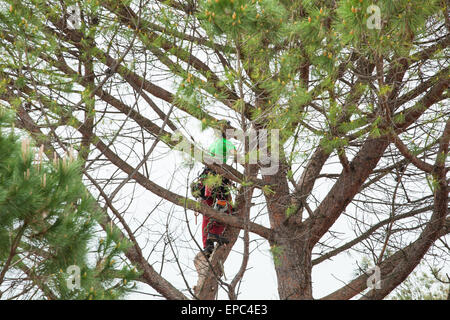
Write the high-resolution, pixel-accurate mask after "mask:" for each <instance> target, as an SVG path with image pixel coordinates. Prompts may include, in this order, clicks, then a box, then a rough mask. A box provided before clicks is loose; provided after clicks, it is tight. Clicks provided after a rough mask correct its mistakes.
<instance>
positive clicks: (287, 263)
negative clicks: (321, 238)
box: [272, 227, 312, 300]
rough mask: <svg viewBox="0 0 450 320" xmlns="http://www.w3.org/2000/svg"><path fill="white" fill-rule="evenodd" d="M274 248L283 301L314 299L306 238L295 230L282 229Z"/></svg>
mask: <svg viewBox="0 0 450 320" xmlns="http://www.w3.org/2000/svg"><path fill="white" fill-rule="evenodd" d="M282 229H285V230H281V232H279V233H278V236H277V239H276V240H277V241H276V244H273V246H272V254H273V257H274V264H275V270H276V274H277V279H278V294H279V296H280V299H282V300H285V299H286V300H305V299H312V281H311V273H312V262H311V251H310V250H309V249H308V241H307V239H306V237H305V236H304V235H302V234H300V232H299V231H295V230H293V228H292V227H291V228H288V227H287V228H282Z"/></svg>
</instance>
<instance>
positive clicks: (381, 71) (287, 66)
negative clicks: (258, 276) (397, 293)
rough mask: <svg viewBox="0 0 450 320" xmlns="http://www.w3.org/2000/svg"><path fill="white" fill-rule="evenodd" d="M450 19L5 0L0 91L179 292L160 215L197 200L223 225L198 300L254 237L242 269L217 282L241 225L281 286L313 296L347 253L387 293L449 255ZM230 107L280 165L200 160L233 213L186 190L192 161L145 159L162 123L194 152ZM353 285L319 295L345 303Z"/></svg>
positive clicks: (348, 9)
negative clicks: (325, 272)
mask: <svg viewBox="0 0 450 320" xmlns="http://www.w3.org/2000/svg"><path fill="white" fill-rule="evenodd" d="M70 8H72V9H73V8H76V9H77V10H78V13H77V12H76V11H77V10H75V12H74V11H71V10H69V9H70ZM449 16H450V15H449V7H448V1H446V0H430V1H422V0H396V1H392V0H296V1H287V0H179V1H178V0H177V1H171V0H169V1H163V0H149V1H137V0H126V1H117V0H103V1H99V0H89V1H88V0H85V1H82V0H80V1H75V0H70V1H56V0H47V1H43V0H4V1H1V2H0V99H1V100H2V101H4V103H5V104H6V106H7V108H9V109H11V110H14V111H16V119H17V122H16V123H17V126H20V128H21V129H24V130H26V131H27V132H28V133H29V135H30V137H31V138H32V139H33V140H35V141H39V142H38V143H37V145H40V144H41V143H44V144H45V146H46V147H45V149H46V151H47V152H49V153H52V152H53V151H54V150H56V151H60V150H61V148H62V147H61V146H68V145H73V146H74V149H75V150H76V152H77V154H78V156H79V161H81V163H80V166H81V167H82V168H83V173H84V177H85V178H87V179H89V183H85V185H86V189H87V190H88V191H89V192H90V193H91V194H92V195H95V199H96V202H97V204H98V206H101V207H102V208H104V210H103V211H102V212H101V215H102V217H103V218H104V220H105V221H107V222H106V223H105V222H100V223H99V225H100V226H101V228H102V230H103V231H102V232H105V231H106V232H109V226H111V229H114V230H115V231H114V232H115V233H114V235H115V238H114V239H113V240H111V241H113V242H114V245H113V243H112V242H111V243H109V242H105V243H107V244H108V246H107V247H106V248H110V246H113V247H115V246H116V245H119V247H122V244H119V243H121V242H120V241H122V239H124V238H125V239H128V240H130V241H131V242H132V244H133V245H132V246H129V245H127V246H126V247H127V248H128V249H127V250H126V251H124V254H125V256H126V258H125V261H126V263H129V264H137V265H138V267H139V268H140V270H142V272H143V276H142V277H141V278H140V280H142V282H145V283H146V284H147V285H148V288H149V289H151V290H155V291H157V293H158V294H161V295H162V296H164V297H165V298H167V299H185V298H187V297H188V296H187V295H185V293H184V292H183V291H182V290H183V288H184V287H182V286H175V285H174V284H172V283H171V282H169V280H168V279H169V276H168V275H167V274H166V273H165V271H166V270H167V269H166V267H167V266H173V265H176V268H177V270H179V271H180V273H179V274H177V275H176V277H180V278H178V280H180V279H182V283H184V284H186V286H187V287H188V291H189V293H190V294H192V290H189V289H190V287H189V285H190V281H189V280H190V279H189V277H188V275H189V272H190V271H189V270H190V269H189V264H188V262H186V261H181V257H185V256H188V255H192V253H193V251H194V250H198V247H197V246H195V245H192V246H191V247H188V248H186V243H188V242H187V241H184V240H185V239H183V237H182V236H186V237H189V238H188V239H190V240H192V243H194V242H195V241H194V240H195V236H194V235H193V234H189V235H186V234H183V235H181V234H180V233H181V231H180V229H183V228H182V227H185V226H189V222H188V219H187V218H186V219H185V220H186V225H184V224H182V222H180V221H181V220H180V219H179V217H178V216H177V218H176V219H172V218H173V216H172V214H173V215H176V214H181V215H184V214H186V216H188V214H189V211H195V212H200V213H201V214H203V215H206V216H209V217H213V218H214V219H216V220H217V221H220V222H222V223H224V224H227V225H228V226H230V227H231V228H227V231H226V233H227V234H226V236H227V237H228V238H229V239H230V245H229V246H227V247H221V248H220V250H218V251H217V255H215V258H214V261H212V266H213V269H214V270H209V271H208V275H207V279H206V281H205V283H206V285H205V288H207V289H205V290H202V292H200V294H198V295H197V296H195V298H199V299H213V298H214V297H215V296H216V294H217V292H218V290H219V287H221V288H225V289H226V290H228V294H229V297H236V295H237V292H235V289H236V288H237V286H236V283H237V282H238V280H239V279H242V277H243V275H244V273H245V272H244V271H245V270H248V268H247V266H246V263H247V262H248V261H249V259H250V257H249V254H248V253H249V252H254V251H252V250H251V249H252V248H251V246H252V245H253V243H254V242H253V239H252V241H251V242H248V241H247V242H246V245H247V250H246V252H247V254H244V257H243V259H242V268H241V271H242V272H239V273H238V274H237V275H236V278H235V279H236V281H234V280H232V283H229V284H228V286H227V285H225V284H224V280H222V279H220V281H218V279H217V275H220V274H221V266H223V265H224V262H225V261H226V260H227V259H228V258H229V256H232V254H233V252H232V250H231V249H232V248H233V246H234V244H235V243H236V242H239V241H240V240H239V239H240V238H239V232H240V231H242V230H243V231H244V232H247V233H249V234H251V235H252V237H255V239H257V241H259V240H260V241H261V242H262V243H264V244H266V245H267V247H270V248H271V250H270V252H271V253H272V256H273V262H274V263H273V270H274V272H275V273H276V277H277V281H278V294H279V297H280V298H281V299H311V298H313V297H314V294H313V280H312V274H313V268H314V267H316V266H317V265H319V264H321V263H323V262H325V261H327V262H329V261H330V259H331V258H333V257H335V256H336V255H339V254H341V253H343V252H345V253H356V254H358V255H360V254H364V255H365V256H366V257H371V259H372V260H373V261H372V260H371V262H372V263H373V264H374V265H377V266H379V267H380V270H381V274H382V276H383V279H384V280H383V281H382V288H381V289H379V290H371V291H369V292H368V293H367V294H366V295H365V296H364V298H372V299H382V298H384V297H386V296H387V295H388V294H389V293H390V292H391V291H392V290H394V289H395V288H396V287H397V286H398V285H400V284H401V283H402V282H403V281H404V280H405V279H406V278H407V276H408V274H410V273H411V272H412V271H413V270H414V268H415V267H416V266H417V264H418V263H419V262H420V261H421V260H423V259H426V258H427V255H430V252H432V251H433V249H436V248H438V249H440V250H442V251H448V250H446V248H448V244H447V243H445V241H446V240H447V239H448V238H447V239H446V238H445V237H446V236H447V237H448V233H449V230H450V229H449V228H448V226H449V223H450V222H449V220H448V215H447V213H448V211H447V208H448V181H447V177H446V174H447V173H448V165H447V163H446V159H447V158H446V157H448V142H449V139H450V134H449V130H450V121H449V120H448V119H449V114H450V110H449V108H448V105H449V103H448V101H449V90H448V88H449V85H450V79H449V77H448V74H449V59H448V56H449V45H450V20H449ZM73 19H75V20H76V23H73ZM71 21H72V22H71ZM226 120H230V121H231V124H230V125H229V127H228V128H229V129H236V131H240V130H242V131H246V130H248V129H249V128H252V129H255V130H272V129H273V130H278V131H279V134H280V141H279V145H280V148H279V149H280V150H279V155H280V157H279V159H277V160H279V166H278V171H277V172H275V173H274V174H272V173H271V174H265V173H264V172H263V169H264V167H265V164H264V163H261V162H259V163H256V164H248V163H247V164H248V165H247V164H246V165H244V166H241V165H240V164H236V166H235V167H234V166H229V165H221V166H218V165H210V164H206V163H203V165H207V166H209V167H210V168H211V169H213V170H215V171H217V172H218V173H220V174H221V175H223V176H224V177H226V178H228V179H230V180H232V181H233V182H234V183H236V185H238V188H237V190H236V206H237V207H238V210H237V216H231V217H230V216H227V215H223V214H219V212H217V211H215V210H213V209H211V208H210V207H207V206H202V205H201V204H200V203H198V202H196V201H194V200H192V199H189V196H188V193H187V192H181V191H180V188H178V187H180V186H179V185H177V183H180V181H181V180H183V182H184V179H181V176H182V173H184V174H186V176H187V175H188V173H186V172H185V171H183V170H181V169H180V171H179V172H176V173H175V174H174V175H173V176H172V175H171V174H166V175H165V174H161V171H158V170H153V171H152V170H151V168H156V167H158V164H160V166H161V167H164V168H167V164H168V161H167V158H165V157H164V156H165V155H167V154H168V153H169V151H168V150H169V149H171V148H174V147H175V146H177V145H178V142H179V140H176V139H172V138H171V137H174V136H175V134H178V136H179V137H180V138H181V139H182V140H183V141H188V142H189V143H188V147H186V148H184V149H183V150H184V151H186V152H187V153H191V149H194V150H195V151H198V150H201V149H202V148H204V146H202V145H201V144H202V141H201V138H203V137H199V136H198V135H199V134H198V133H199V132H204V133H205V135H206V133H207V132H209V131H211V130H210V129H218V128H219V127H220V126H221V124H223V123H226ZM197 129H201V130H203V131H201V130H197ZM208 130H209V131H208ZM149 144H150V145H151V146H150V147H149ZM163 145H164V146H163ZM191 147H194V148H191ZM270 147H271V146H270V145H269V148H268V149H269V150H270V151H271V148H270ZM248 151H249V150H245V149H244V150H243V153H244V157H245V158H248V157H249V154H248V153H249V152H248ZM156 154H158V156H156ZM50 158H52V156H51V155H50ZM150 164H151V165H150ZM59 165H61V166H63V164H59ZM446 166H447V167H446ZM23 169H24V168H22V171H21V172H20V174H21V175H23V174H24V172H25V176H24V177H27V173H26V170H25V171H23ZM183 169H184V168H183ZM111 172H113V173H111ZM179 173H180V174H179ZM30 174H31V172H30ZM162 180H163V181H162ZM185 180H186V182H187V180H189V179H188V178H186V179H185ZM117 181H120V182H119V185H118V186H117V188H116V187H115V182H117ZM85 182H86V181H85ZM185 185H186V186H189V183H185ZM111 187H113V188H114V189H111ZM128 187H129V188H128ZM130 189H132V190H130ZM119 193H121V194H122V195H123V194H126V197H125V196H123V197H119V196H118V195H119ZM130 194H131V195H132V196H129V195H130ZM138 194H139V195H138ZM141 195H142V196H143V197H148V198H145V199H144V200H145V205H144V206H141V207H140V208H138V209H136V213H137V214H136V215H133V216H132V217H131V219H125V218H126V217H130V215H129V214H130V210H129V208H131V207H133V208H134V207H136V206H135V205H136V202H137V197H138V196H141ZM22 196H25V195H22ZM27 196H32V195H29V194H28V195H27ZM151 197H157V198H160V199H158V202H157V203H158V205H155V208H154V210H151V209H148V205H147V204H148V203H149V202H147V200H148V199H149V198H150V199H152V198H151ZM119 198H120V200H119ZM159 200H160V201H159ZM124 202H126V204H125V205H124ZM155 202H156V201H155ZM140 203H142V202H140ZM150 203H151V201H150ZM255 203H256V204H257V205H253V204H255ZM165 205H169V206H173V207H171V208H170V210H165V209H167V208H165ZM173 208H174V209H173ZM172 209H173V210H172ZM133 213H134V212H133ZM150 213H152V214H154V215H156V216H158V218H160V219H154V220H152V219H150V218H148V216H149V215H150ZM111 217H114V219H112V218H111ZM152 218H153V217H152ZM154 221H156V224H157V225H156V226H154V225H153V224H152V223H153V222H154ZM161 221H164V222H161ZM342 221H345V222H347V223H346V225H349V226H350V228H353V230H351V231H349V232H345V235H344V234H341V230H339V229H337V228H338V226H339V224H340V222H342ZM135 222H137V224H135ZM19 226H20V225H15V228H18V227H19ZM116 227H118V228H117V229H116ZM135 228H136V229H135ZM155 229H156V231H155ZM135 230H141V232H137V233H136V231H135ZM142 230H149V232H143V231H142ZM154 231H155V232H156V233H158V234H157V236H155V235H154V234H153V232H154ZM347 231H348V230H347ZM176 235H180V237H177V236H176ZM247 235H248V234H247ZM190 237H192V238H190ZM155 238H156V239H155ZM181 239H183V240H181ZM346 239H348V241H347V240H346ZM442 239H444V243H443V244H440V241H439V240H442ZM153 240H154V241H153ZM181 241H184V242H183V243H181ZM244 242H245V241H244ZM189 243H191V242H189ZM244 245H245V244H244ZM152 246H153V247H152ZM151 247H152V248H151ZM169 247H170V249H171V252H170V253H171V254H170V253H169V254H168V253H167V252H168V248H169ZM102 248H103V247H102ZM438 249H437V250H438ZM388 251H392V254H390V255H389V256H387V255H386V252H388ZM149 253H151V254H149ZM446 259H447V260H448V256H444V255H442V257H441V256H439V259H436V261H438V262H439V263H441V264H445V261H447V260H446ZM100 261H101V260H100ZM447 264H448V263H447ZM155 266H158V268H157V267H155ZM156 269H159V270H156ZM169 269H170V268H169ZM343 272H346V271H343ZM167 273H170V272H167ZM174 277H175V276H174ZM366 278H367V275H365V274H361V275H358V276H357V277H355V279H353V280H352V281H351V282H350V283H348V284H346V285H344V286H343V287H342V288H341V289H338V290H336V291H335V292H333V293H330V294H329V295H327V296H325V297H324V298H325V299H332V298H334V299H350V298H352V297H354V296H355V295H357V294H359V293H361V292H364V291H365V290H366V289H367V285H366V280H367V279H366ZM170 281H172V279H171V278H170ZM173 283H176V281H174V282H173ZM219 284H220V285H221V286H219ZM209 288H213V290H210V289H209ZM350 288H351V290H350Z"/></svg>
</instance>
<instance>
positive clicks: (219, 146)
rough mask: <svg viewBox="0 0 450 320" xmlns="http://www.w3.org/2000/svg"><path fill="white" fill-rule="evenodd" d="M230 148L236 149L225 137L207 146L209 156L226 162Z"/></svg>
mask: <svg viewBox="0 0 450 320" xmlns="http://www.w3.org/2000/svg"><path fill="white" fill-rule="evenodd" d="M232 150H236V147H235V146H234V145H233V144H232V143H231V142H230V141H228V140H227V139H225V138H219V139H217V140H216V141H214V142H213V144H211V146H210V147H209V152H210V153H211V156H212V157H215V158H216V159H219V160H220V159H222V162H223V163H226V162H227V158H228V156H229V155H230V153H231V151H232Z"/></svg>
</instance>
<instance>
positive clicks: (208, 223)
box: [202, 187, 231, 248]
mask: <svg viewBox="0 0 450 320" xmlns="http://www.w3.org/2000/svg"><path fill="white" fill-rule="evenodd" d="M211 195H212V194H211V189H209V188H208V187H205V196H206V197H208V198H207V199H206V200H202V203H203V204H206V205H208V206H210V207H212V206H213V205H214V199H213V198H212V197H211ZM230 200H231V196H230V195H228V197H227V202H229V201H230ZM228 208H229V210H228V214H230V213H231V206H228ZM224 230H225V226H224V225H223V224H221V223H219V222H217V221H216V220H214V219H212V218H210V217H207V216H205V215H203V222H202V240H203V248H206V238H207V237H208V233H213V234H218V235H221V234H222V232H223V231H224Z"/></svg>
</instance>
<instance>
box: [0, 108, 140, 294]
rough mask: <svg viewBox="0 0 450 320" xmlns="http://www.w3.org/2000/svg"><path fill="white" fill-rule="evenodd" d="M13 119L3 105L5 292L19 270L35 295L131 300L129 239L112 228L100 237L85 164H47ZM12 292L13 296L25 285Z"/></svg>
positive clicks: (0, 244)
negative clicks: (123, 259)
mask: <svg viewBox="0 0 450 320" xmlns="http://www.w3.org/2000/svg"><path fill="white" fill-rule="evenodd" d="M12 119H13V114H12V113H10V112H9V111H6V110H5V109H3V108H1V109H0V125H1V127H0V129H1V131H0V288H1V291H0V292H2V291H6V290H7V288H8V285H9V284H8V281H7V278H8V276H10V275H15V276H16V277H17V276H18V275H19V276H23V277H24V278H27V279H28V280H26V282H27V285H26V286H31V287H34V288H35V289H36V291H38V292H39V294H38V295H36V296H35V298H41V297H42V298H48V299H117V298H121V297H123V296H124V295H125V294H126V292H127V291H128V290H130V289H131V288H132V287H133V285H132V280H133V279H134V278H135V277H136V276H137V272H136V270H132V269H130V268H129V267H126V266H123V265H121V263H120V256H121V254H122V253H123V251H124V250H125V249H127V248H128V246H129V244H128V243H127V242H125V241H123V240H121V239H120V236H119V234H118V232H117V230H114V229H113V230H111V228H108V227H107V228H106V233H105V237H104V238H102V239H98V238H97V236H96V234H97V233H98V223H99V222H100V221H101V220H100V215H99V213H98V211H97V210H96V209H95V207H94V200H93V199H92V198H90V197H89V195H88V193H87V192H86V189H85V186H84V185H83V183H82V180H81V174H80V173H81V171H80V165H79V163H78V162H77V161H74V160H73V159H71V158H70V157H69V158H64V159H63V160H53V161H46V160H45V159H44V155H43V154H42V150H41V151H39V152H38V153H37V154H35V152H33V151H32V146H30V145H29V140H28V139H27V138H24V139H22V141H20V139H19V135H18V134H16V133H15V131H16V130H14V128H13V127H11V122H12ZM71 265H75V266H77V267H79V270H80V287H79V288H76V287H75V288H73V287H71V286H70V285H69V286H68V281H70V279H71V278H70V277H71V276H73V275H74V274H69V273H68V272H67V271H68V267H69V266H71ZM71 283H75V281H73V282H71ZM14 290H16V291H14ZM31 291H33V290H31ZM6 292H8V294H9V295H10V296H13V295H14V294H15V293H18V292H20V289H19V288H17V289H13V290H11V289H10V291H6ZM4 295H5V296H6V294H4Z"/></svg>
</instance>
